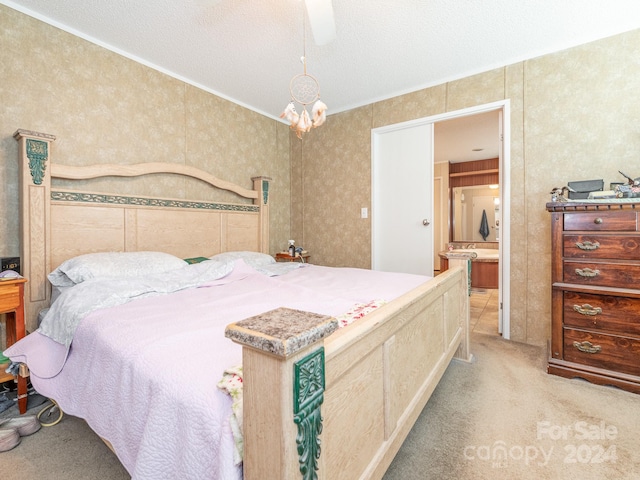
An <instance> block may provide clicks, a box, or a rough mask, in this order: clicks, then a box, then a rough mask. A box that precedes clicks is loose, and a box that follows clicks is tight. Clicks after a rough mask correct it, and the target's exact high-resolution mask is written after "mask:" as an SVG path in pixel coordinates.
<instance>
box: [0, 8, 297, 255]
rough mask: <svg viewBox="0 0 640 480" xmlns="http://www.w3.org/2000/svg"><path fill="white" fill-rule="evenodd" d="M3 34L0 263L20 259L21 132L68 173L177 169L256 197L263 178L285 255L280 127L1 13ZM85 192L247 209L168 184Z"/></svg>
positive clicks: (104, 186)
mask: <svg viewBox="0 0 640 480" xmlns="http://www.w3.org/2000/svg"><path fill="white" fill-rule="evenodd" d="M0 27H1V28H0V63H1V64H2V65H3V71H4V72H5V75H3V78H2V82H0V105H1V106H2V114H1V115H0V176H1V178H2V179H3V181H2V182H0V198H1V199H2V201H1V202H0V203H1V205H2V207H1V211H0V222H1V223H0V228H1V229H2V231H3V232H5V234H4V235H3V236H2V238H1V240H0V254H1V255H3V256H5V255H11V256H13V255H18V254H19V239H18V235H17V233H16V230H17V228H18V223H17V222H18V196H17V182H18V168H17V164H16V161H17V155H18V153H17V142H16V141H15V140H14V139H13V138H12V135H13V133H14V132H15V131H16V130H17V129H18V128H24V129H27V130H34V131H39V132H43V133H49V134H53V135H55V136H56V137H57V139H56V141H55V142H54V144H53V147H52V157H53V159H54V161H56V162H59V163H63V164H67V165H87V164H94V163H110V162H112V163H123V164H127V163H138V162H148V161H153V162H174V163H180V164H185V165H193V166H196V167H198V168H201V169H203V170H206V171H208V172H209V173H211V174H213V175H215V176H217V177H219V178H222V179H224V180H228V181H231V182H234V183H237V184H239V185H241V186H243V187H245V188H252V181H251V177H253V176H258V175H265V176H269V177H271V178H272V179H273V183H272V187H271V192H272V195H271V197H270V198H271V207H270V223H271V225H270V226H271V232H272V235H271V251H272V252H275V251H277V250H279V249H280V245H286V240H287V239H288V237H289V225H290V218H289V216H290V208H289V207H290V206H289V199H290V162H289V133H288V129H287V126H286V125H283V124H281V123H280V122H277V121H275V120H272V119H270V118H267V117H265V116H263V115H260V114H257V113H255V112H253V111H251V110H248V109H246V108H243V107H241V106H238V105H237V104H234V103H232V102H229V101H227V100H224V99H222V98H219V97H217V96H215V95H212V94H210V93H207V92H205V91H202V90H200V89H198V88H195V87H193V86H191V85H188V84H185V83H184V82H181V81H179V80H176V79H174V78H171V77H169V76H167V75H165V74H163V73H160V72H157V71H156V70H153V69H151V68H148V67H146V66H143V65H141V64H139V63H136V62H134V61H131V60H129V59H126V58H124V57H122V56H120V55H118V54H115V53H113V52H110V51H108V50H106V49H104V48H101V47H99V46H96V45H94V44H92V43H89V42H87V41H85V40H82V39H80V38H78V37H75V36H73V35H71V34H68V33H66V32H63V31H62V30H59V29H57V28H54V27H52V26H50V25H47V24H45V23H42V22H40V21H38V20H35V19H33V18H31V17H28V16H26V15H24V14H22V13H19V12H17V11H15V10H12V9H10V8H8V7H5V6H0ZM8 72H10V74H9V75H8V74H6V73H8ZM86 183H91V186H90V187H87V188H91V189H92V190H94V191H105V192H110V193H123V194H127V193H134V192H137V193H138V194H143V195H163V196H166V195H168V196H170V197H173V198H194V199H202V200H217V201H228V202H238V203H242V202H246V200H244V199H241V198H239V197H237V196H236V195H235V194H232V193H228V192H223V193H222V194H219V195H217V196H216V198H208V196H210V195H211V194H210V193H205V192H207V191H208V190H207V189H206V187H205V186H204V185H205V184H203V183H201V182H199V181H197V180H191V179H188V180H184V179H179V178H178V177H176V176H173V175H156V176H154V177H153V178H152V179H149V178H147V179H144V180H143V179H137V178H127V179H117V180H109V179H104V180H92V181H90V182H86ZM55 184H56V185H63V186H64V185H66V182H65V181H59V180H56V181H55ZM76 185H77V183H76Z"/></svg>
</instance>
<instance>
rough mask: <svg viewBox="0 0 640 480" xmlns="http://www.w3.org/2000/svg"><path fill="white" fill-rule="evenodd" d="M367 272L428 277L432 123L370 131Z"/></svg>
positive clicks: (431, 226) (430, 246) (430, 268)
mask: <svg viewBox="0 0 640 480" xmlns="http://www.w3.org/2000/svg"><path fill="white" fill-rule="evenodd" d="M372 146H373V148H372V169H371V170H372V172H371V173H372V192H371V198H372V212H371V222H372V223H371V229H372V259H371V260H372V262H371V265H372V268H373V269H374V270H382V271H387V272H405V273H416V274H421V275H429V276H433V254H434V252H433V123H421V124H410V125H407V124H404V126H398V125H395V126H393V127H386V128H383V129H377V130H374V131H373V132H372Z"/></svg>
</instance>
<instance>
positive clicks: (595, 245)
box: [563, 235, 640, 260]
mask: <svg viewBox="0 0 640 480" xmlns="http://www.w3.org/2000/svg"><path fill="white" fill-rule="evenodd" d="M563 244H564V245H563V247H564V248H563V255H564V256H565V257H566V258H625V259H629V260H640V235H564V237H563Z"/></svg>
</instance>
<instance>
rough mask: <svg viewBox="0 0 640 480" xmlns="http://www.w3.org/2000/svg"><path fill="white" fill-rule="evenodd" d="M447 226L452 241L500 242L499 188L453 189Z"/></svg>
mask: <svg viewBox="0 0 640 480" xmlns="http://www.w3.org/2000/svg"><path fill="white" fill-rule="evenodd" d="M485 217H486V220H485ZM449 225H450V228H451V235H450V239H451V241H454V242H469V243H483V242H497V241H499V240H500V190H499V189H498V185H474V186H471V187H455V188H453V189H452V195H451V218H450V223H449ZM483 234H486V236H484V235H483Z"/></svg>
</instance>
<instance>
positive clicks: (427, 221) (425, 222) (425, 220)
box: [422, 218, 429, 227]
mask: <svg viewBox="0 0 640 480" xmlns="http://www.w3.org/2000/svg"><path fill="white" fill-rule="evenodd" d="M422 224H423V225H424V226H425V227H427V226H429V220H427V219H426V218H425V219H424V220H422Z"/></svg>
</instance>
